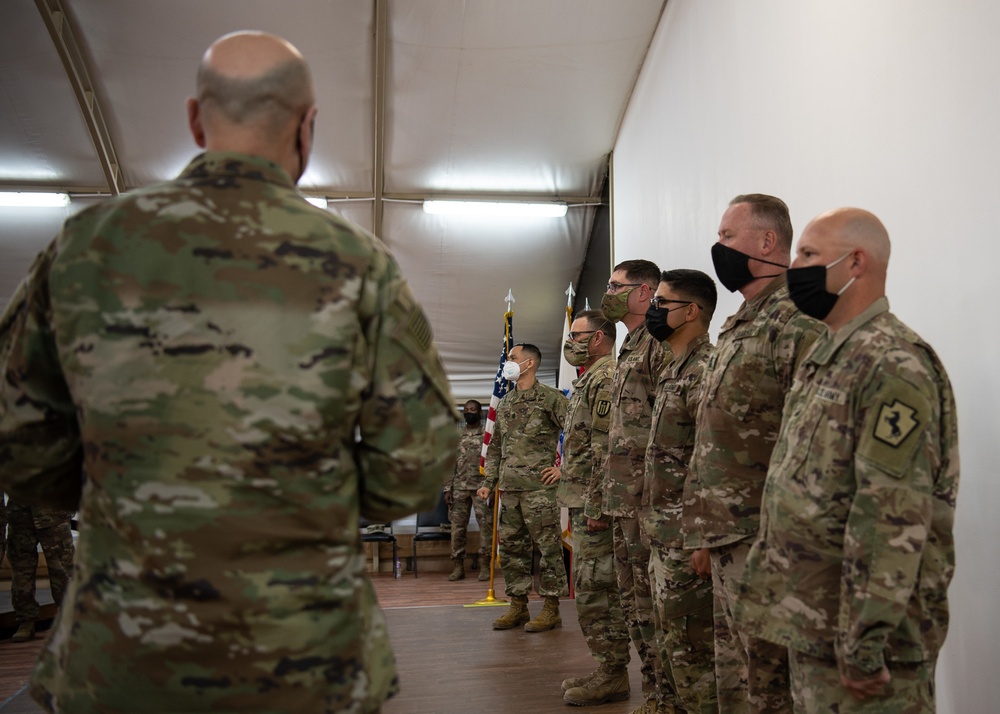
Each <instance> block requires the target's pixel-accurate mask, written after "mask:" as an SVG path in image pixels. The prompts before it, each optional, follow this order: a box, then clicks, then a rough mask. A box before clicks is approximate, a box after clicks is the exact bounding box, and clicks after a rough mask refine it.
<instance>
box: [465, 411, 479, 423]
mask: <svg viewBox="0 0 1000 714" xmlns="http://www.w3.org/2000/svg"><path fill="white" fill-rule="evenodd" d="M464 416H465V423H466V424H468V425H469V426H475V425H476V424H478V423H479V416H480V415H479V412H476V413H475V414H473V413H472V412H465V415H464Z"/></svg>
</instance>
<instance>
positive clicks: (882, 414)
mask: <svg viewBox="0 0 1000 714" xmlns="http://www.w3.org/2000/svg"><path fill="white" fill-rule="evenodd" d="M916 414H917V411H916V410H915V409H914V408H913V407H910V406H907V405H906V404H904V403H903V402H901V401H899V400H898V399H896V400H893V402H892V404H882V408H881V409H880V410H879V414H878V421H877V422H875V431H874V434H873V436H874V437H875V438H876V439H878V440H879V441H882V442H885V443H886V444H888V445H889V446H892V447H897V446H899V445H900V444H902V443H903V441H905V440H906V437H908V436H909V435H910V434H912V433H913V430H914V429H916V428H917V427H918V426H920V422H919V421H918V420H917V419H916Z"/></svg>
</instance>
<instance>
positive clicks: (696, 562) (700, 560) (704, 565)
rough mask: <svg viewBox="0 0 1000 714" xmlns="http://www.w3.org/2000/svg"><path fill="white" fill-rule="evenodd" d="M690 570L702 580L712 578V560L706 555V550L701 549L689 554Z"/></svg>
mask: <svg viewBox="0 0 1000 714" xmlns="http://www.w3.org/2000/svg"><path fill="white" fill-rule="evenodd" d="M691 569H692V570H694V572H695V573H697V574H698V577H699V578H701V579H702V580H708V579H709V578H710V577H712V559H711V558H710V557H709V555H708V548H701V549H699V550H696V551H695V552H693V553H692V554H691Z"/></svg>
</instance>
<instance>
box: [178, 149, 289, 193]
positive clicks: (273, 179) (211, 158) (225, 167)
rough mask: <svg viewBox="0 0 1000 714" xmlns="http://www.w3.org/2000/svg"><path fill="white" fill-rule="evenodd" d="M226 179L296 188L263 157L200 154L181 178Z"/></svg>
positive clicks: (228, 153)
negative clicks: (224, 177) (262, 182)
mask: <svg viewBox="0 0 1000 714" xmlns="http://www.w3.org/2000/svg"><path fill="white" fill-rule="evenodd" d="M223 176H228V177H231V178H239V179H249V180H254V181H264V182H266V183H273V184H276V185H278V186H285V187H287V188H291V189H294V188H295V182H294V181H292V179H291V177H289V175H288V173H287V172H286V171H285V170H284V169H283V168H281V167H280V166H278V164H276V163H274V162H273V161H270V160H268V159H265V158H262V157H260V156H251V155H250V154H240V153H237V152H235V151H206V152H204V153H201V154H198V155H197V156H195V157H194V158H193V159H191V163H189V164H188V165H187V166H186V167H185V168H184V170H183V171H182V172H181V175H180V177H181V178H184V179H195V180H197V179H200V178H209V177H211V178H213V179H216V180H217V179H218V178H219V177H223Z"/></svg>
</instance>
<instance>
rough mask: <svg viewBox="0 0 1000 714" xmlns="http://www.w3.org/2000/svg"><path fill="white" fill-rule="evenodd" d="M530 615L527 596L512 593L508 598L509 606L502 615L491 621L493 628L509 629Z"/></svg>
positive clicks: (523, 621) (526, 619) (524, 620)
mask: <svg viewBox="0 0 1000 714" xmlns="http://www.w3.org/2000/svg"><path fill="white" fill-rule="evenodd" d="M530 617H531V615H530V614H529V613H528V596H527V595H514V596H513V597H512V598H511V599H510V607H508V608H507V612H505V613H504V614H503V616H502V617H501V618H500V619H498V620H494V621H493V629H494V630H509V629H510V628H512V627H517V626H518V625H522V624H524V623H525V622H527V621H528V619H529V618H530Z"/></svg>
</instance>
